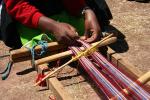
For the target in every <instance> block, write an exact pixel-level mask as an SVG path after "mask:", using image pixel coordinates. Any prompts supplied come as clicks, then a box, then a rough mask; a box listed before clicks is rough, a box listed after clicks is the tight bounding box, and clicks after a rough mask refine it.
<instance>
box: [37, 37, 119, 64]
mask: <svg viewBox="0 0 150 100" xmlns="http://www.w3.org/2000/svg"><path fill="white" fill-rule="evenodd" d="M116 41H117V38H116V37H111V38H109V39H107V40H105V41H103V42H102V43H101V44H99V47H102V46H106V45H109V44H111V43H114V42H116ZM95 44H97V42H96V43H93V44H92V45H95ZM80 49H81V50H85V48H84V47H80ZM70 55H72V51H71V50H68V51H65V52H62V53H58V54H54V55H51V56H48V57H45V58H42V59H38V60H36V61H35V65H36V66H37V65H40V64H44V63H48V62H51V61H54V60H57V59H58V58H59V59H61V58H64V57H67V56H70Z"/></svg>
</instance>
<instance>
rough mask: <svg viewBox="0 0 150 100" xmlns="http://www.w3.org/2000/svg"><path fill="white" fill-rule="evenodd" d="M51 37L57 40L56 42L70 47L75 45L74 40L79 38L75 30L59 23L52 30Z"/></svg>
mask: <svg viewBox="0 0 150 100" xmlns="http://www.w3.org/2000/svg"><path fill="white" fill-rule="evenodd" d="M53 35H54V36H55V38H56V39H57V41H58V42H60V43H63V44H66V45H72V44H75V43H76V39H78V38H79V36H78V33H77V32H76V29H75V28H74V27H73V26H71V25H69V24H67V23H59V22H57V24H56V28H55V29H54V30H53Z"/></svg>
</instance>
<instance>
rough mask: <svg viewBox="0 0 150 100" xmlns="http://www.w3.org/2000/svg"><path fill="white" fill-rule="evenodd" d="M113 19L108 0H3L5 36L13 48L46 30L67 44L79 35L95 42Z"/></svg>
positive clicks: (57, 39)
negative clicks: (106, 0)
mask: <svg viewBox="0 0 150 100" xmlns="http://www.w3.org/2000/svg"><path fill="white" fill-rule="evenodd" d="M81 12H82V15H81ZM110 19H112V15H111V13H110V10H109V8H108V6H107V4H106V2H105V0H95V1H92V0H3V8H2V25H1V31H2V32H1V37H2V40H3V41H4V42H5V44H6V45H7V46H10V47H12V48H20V47H21V46H22V45H24V44H26V43H27V41H30V40H31V39H32V38H34V37H35V36H37V35H39V34H41V33H43V32H44V33H46V34H47V35H48V36H49V37H50V38H51V40H56V41H58V42H59V43H63V44H66V45H72V44H74V43H75V42H76V39H79V38H81V39H83V40H85V41H87V42H89V43H91V42H95V41H97V40H99V39H100V38H101V32H102V31H104V30H105V29H104V26H105V25H108V24H109V20H110ZM20 23H21V24H20ZM20 26H21V27H20ZM22 27H24V28H22ZM26 28H28V29H29V30H28V29H26ZM21 29H25V30H21ZM35 29H36V30H40V32H37V31H34V32H32V30H35ZM18 30H19V31H18ZM20 30H21V31H20ZM26 30H27V31H26ZM31 32H32V33H31ZM18 33H19V34H18ZM22 33H23V34H22ZM79 35H80V36H82V37H79ZM20 37H21V40H20ZM24 41H25V42H24Z"/></svg>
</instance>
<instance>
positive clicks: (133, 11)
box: [0, 0, 150, 100]
mask: <svg viewBox="0 0 150 100" xmlns="http://www.w3.org/2000/svg"><path fill="white" fill-rule="evenodd" d="M107 3H108V5H109V7H110V9H111V11H112V14H113V20H112V21H111V25H113V26H114V27H115V28H116V29H117V30H118V31H120V33H121V34H123V35H124V36H125V37H126V38H125V40H126V41H125V43H122V44H120V45H118V46H119V47H120V48H121V49H119V50H118V49H116V51H117V52H118V53H120V54H121V55H122V56H123V57H124V58H126V59H127V60H129V61H130V62H131V63H132V64H133V65H135V66H136V67H137V69H139V70H141V71H142V72H143V73H144V72H147V71H148V70H150V66H149V65H150V61H149V60H150V3H138V2H134V1H132V2H129V1H125V0H107ZM114 49H115V48H114ZM8 50H9V48H7V47H6V46H4V44H3V43H2V42H0V55H4V54H7V53H8ZM7 61H8V59H7V57H6V58H3V59H2V58H1V59H0V71H2V70H3V69H4V66H5V64H6V63H7ZM29 63H30V62H29V61H28V62H22V63H17V64H15V65H14V67H13V69H12V72H11V74H10V76H9V78H8V79H7V80H5V81H2V80H0V100H19V99H21V100H47V99H48V96H49V95H50V94H51V91H50V90H43V91H42V90H40V88H39V87H36V88H35V87H33V86H32V85H33V83H34V80H35V77H36V72H35V71H32V70H31V69H30V67H29ZM28 69H29V70H28ZM83 84H84V83H83ZM39 90H40V91H39ZM83 98H84V97H83ZM85 98H88V97H85Z"/></svg>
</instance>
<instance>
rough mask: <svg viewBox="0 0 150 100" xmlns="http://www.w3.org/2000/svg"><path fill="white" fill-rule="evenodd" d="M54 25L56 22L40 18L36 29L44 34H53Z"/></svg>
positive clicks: (43, 17)
mask: <svg viewBox="0 0 150 100" xmlns="http://www.w3.org/2000/svg"><path fill="white" fill-rule="evenodd" d="M56 23H58V22H56V21H55V20H53V19H51V18H48V17H46V16H41V17H40V18H39V22H38V27H39V28H40V29H41V30H42V31H44V32H54V30H55V29H56Z"/></svg>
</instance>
